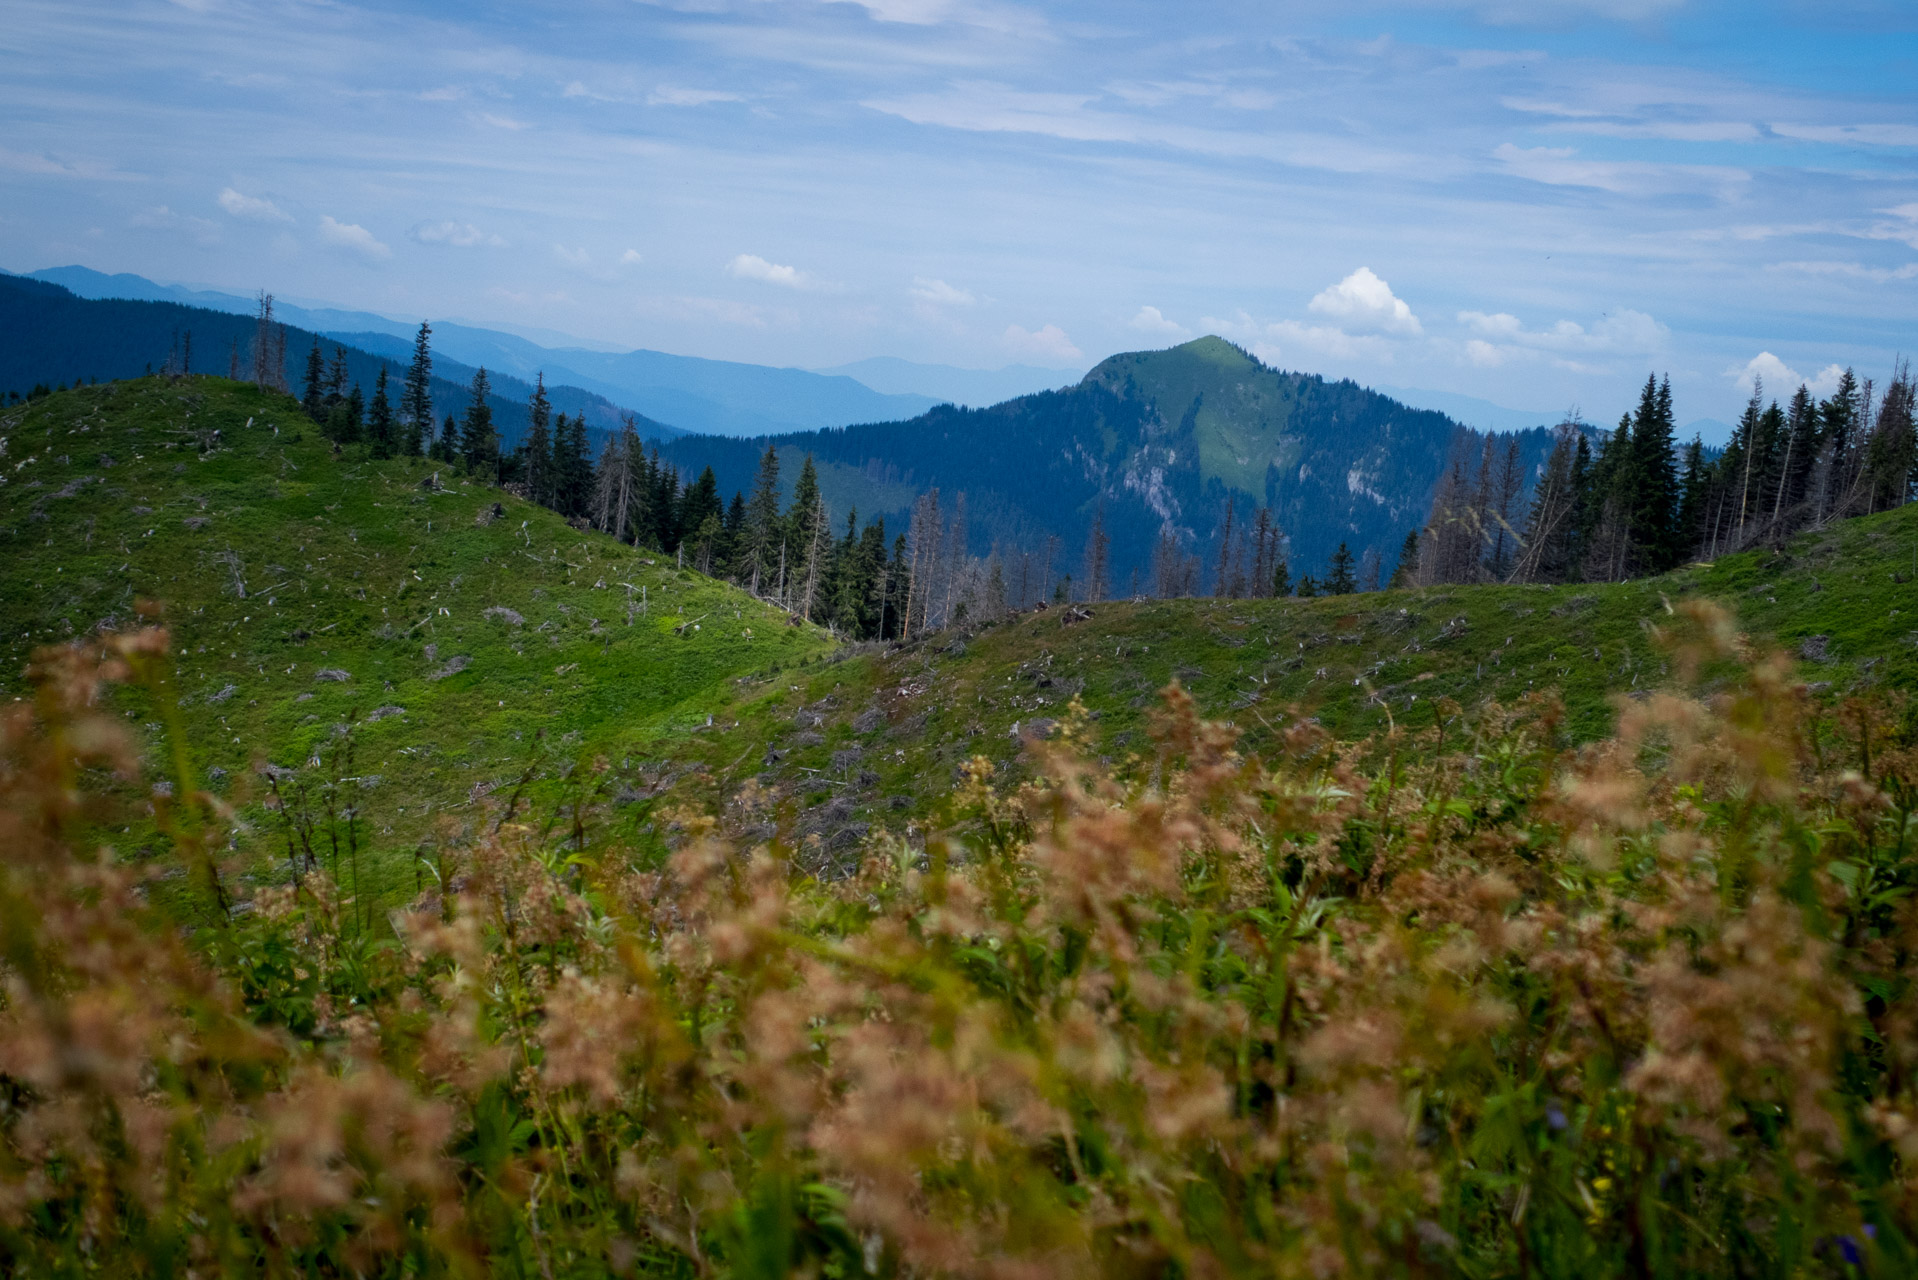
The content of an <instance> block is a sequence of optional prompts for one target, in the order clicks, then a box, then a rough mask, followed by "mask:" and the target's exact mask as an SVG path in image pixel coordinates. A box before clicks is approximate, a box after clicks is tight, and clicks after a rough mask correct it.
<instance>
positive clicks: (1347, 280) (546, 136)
mask: <svg viewBox="0 0 1918 1280" xmlns="http://www.w3.org/2000/svg"><path fill="white" fill-rule="evenodd" d="M0 56H3V57H4V59H5V66H6V68H7V70H6V74H5V76H4V77H0V119H4V121H5V128H4V130H0V266H5V267H7V268H9V269H12V270H32V269H35V268H39V267H46V266H54V265H63V264H66V263H68V262H79V263H82V264H84V265H87V266H91V267H95V268H97V269H100V270H106V271H133V272H137V273H139V274H142V275H147V276H150V277H153V278H156V279H162V280H168V281H181V282H189V283H196V284H205V285H212V286H217V287H221V288H227V289H233V290H240V291H246V292H250V291H251V290H253V289H254V288H256V287H266V288H269V289H273V290H275V291H277V292H280V293H282V294H285V295H288V296H293V297H301V298H315V299H325V300H329V301H333V302H338V303H344V304H348V305H354V306H361V307H366V308H370V309H374V310H380V311H386V312H392V313H395V314H400V315H413V314H422V315H425V314H430V315H434V316H450V317H459V318H464V319H469V320H474V321H479V322H508V323H514V324H519V325H524V326H538V327H544V328H548V329H555V330H561V331H565V332H568V333H574V334H579V335H582V336H586V337H590V338H593V339H597V340H602V341H607V342H614V343H619V344H622V345H631V346H648V347H654V348H658V349H663V350H668V351H675V352H683V353H687V354H695V355H708V356H718V357H725V358H731V359H742V360H752V361H760V362H766V363H776V364H798V365H809V366H824V365H831V364H838V363H842V362H845V361H850V360H855V359H859V358H862V357H865V356H871V355H895V356H903V357H906V358H909V359H915V360H925V361H934V362H941V363H950V364H960V365H968V366H974V367H994V366H997V365H1001V364H1005V363H1007V362H1014V361H1017V362H1024V363H1030V364H1040V365H1046V366H1056V367H1062V368H1078V369H1082V368H1084V367H1086V366H1087V365H1089V364H1090V363H1092V362H1093V361H1095V360H1097V359H1098V358H1100V357H1102V356H1105V355H1107V354H1110V353H1112V352H1114V351H1119V350H1126V349H1133V348H1138V347H1142V346H1153V345H1165V344H1168V343H1170V342H1172V341H1177V340H1180V339H1182V338H1185V337H1188V336H1192V335H1195V334H1199V333H1205V332H1216V333H1222V334H1224V335H1225V336H1227V337H1230V338H1232V339H1234V340H1235V341H1238V342H1240V343H1242V344H1243V345H1245V346H1247V347H1249V348H1250V349H1252V350H1254V351H1255V352H1257V353H1258V354H1260V355H1261V356H1262V357H1264V358H1265V359H1267V360H1268V361H1270V362H1272V363H1274V364H1277V365H1280V366H1282V367H1287V368H1303V369H1309V370H1315V371H1320V372H1324V373H1327V374H1334V375H1350V376H1352V377H1355V378H1357V379H1359V380H1361V381H1366V382H1379V383H1387V384H1394V385H1400V386H1420V387H1433V388H1439V389H1443V390H1450V391H1457V392H1464V393H1468V394H1473V395H1478V396H1481V397H1484V398H1486V399H1490V400H1494V401H1497V402H1499V403H1503V404H1508V405H1517V406H1521V407H1527V408H1539V409H1548V410H1557V409H1563V408H1566V407H1568V406H1572V405H1577V406H1580V407H1582V408H1583V409H1584V410H1585V412H1586V413H1587V415H1588V416H1590V417H1593V418H1599V419H1604V418H1609V417H1615V415H1616V414H1617V413H1618V412H1619V411H1620V410H1621V409H1622V408H1623V407H1625V405H1626V404H1627V403H1628V402H1629V400H1630V398H1631V396H1632V392H1633V389H1634V388H1635V387H1636V385H1637V384H1638V383H1639V382H1642V380H1643V378H1644V376H1645V374H1646V372H1647V371H1648V370H1651V369H1658V370H1661V371H1664V370H1669V371H1670V373H1671V375H1672V378H1673V382H1674V386H1675V388H1676V390H1677V393H1678V397H1679V408H1680V417H1681V420H1683V419H1688V418H1693V417H1705V416H1709V417H1717V418H1727V417H1730V416H1733V415H1734V414H1735V413H1736V411H1737V407H1738V405H1739V404H1740V403H1741V402H1742V399H1743V397H1744V395H1745V386H1746V383H1745V382H1744V381H1743V380H1744V379H1745V378H1747V377H1748V372H1749V371H1750V370H1753V369H1756V370H1758V371H1761V372H1763V373H1764V374H1765V376H1766V382H1767V384H1768V385H1769V386H1772V387H1774V388H1777V387H1778V384H1780V383H1781V382H1784V381H1786V380H1787V379H1790V378H1792V377H1794V376H1796V377H1802V378H1806V379H1811V380H1814V381H1815V380H1817V379H1819V378H1821V377H1826V376H1828V374H1827V373H1826V371H1827V370H1828V369H1829V368H1830V367H1831V366H1833V365H1842V364H1855V365H1857V366H1858V367H1859V369H1860V371H1861V372H1864V373H1870V374H1874V375H1877V376H1879V377H1882V376H1883V375H1884V374H1885V373H1886V372H1887V371H1888V369H1889V366H1890V364H1891V361H1892V359H1893V357H1894V355H1895V354H1897V353H1898V352H1900V351H1909V350H1910V349H1911V347H1912V346H1913V345H1914V343H1913V341H1912V339H1913V337H1914V336H1915V335H1918V323H1915V322H1918V305H1915V304H1918V92H1914V87H1915V86H1918V6H1914V5H1912V4H1910V3H1899V4H1891V3H1884V2H1882V0H1856V2H1851V3H1848V2H1846V0H1826V2H1825V3H1820V4H1816V5H1814V4H1810V3H1784V2H1771V0H1745V2H1744V3H1737V4H1732V3H1717V2H1709V3H1708V2H1705V0H1476V2H1473V3H1446V2H1444V0H1401V2H1400V3H1366V2H1364V0H1343V2H1342V3H1334V2H1332V0H1297V2H1295V3H1290V4H1281V3H1270V2H1268V3H1256V4H1255V3H1185V4H1178V5H1168V4H1163V3H1139V2H1136V0H1102V2H1101V3H1097V4H1092V3H1084V4H1080V3H1059V4H1027V3H1020V2H1019V0H858V2H843V0H833V2H820V0H794V2H791V3H785V2H777V0H685V2H683V3H681V2H667V3H638V2H636V0H585V2H583V3H571V4H552V3H544V2H542V0H518V2H515V3H501V2H497V0H477V2H474V3H465V4H442V3H423V2H411V0H396V2H389V3H384V4H380V5H377V6H375V5H370V4H359V3H350V2H348V0H177V2H172V3H169V2H168V0H116V2H114V3H95V2H93V0H58V2H57V3H56V2H51V0H9V3H8V5H7V19H6V22H5V23H4V25H0Z"/></svg>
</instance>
